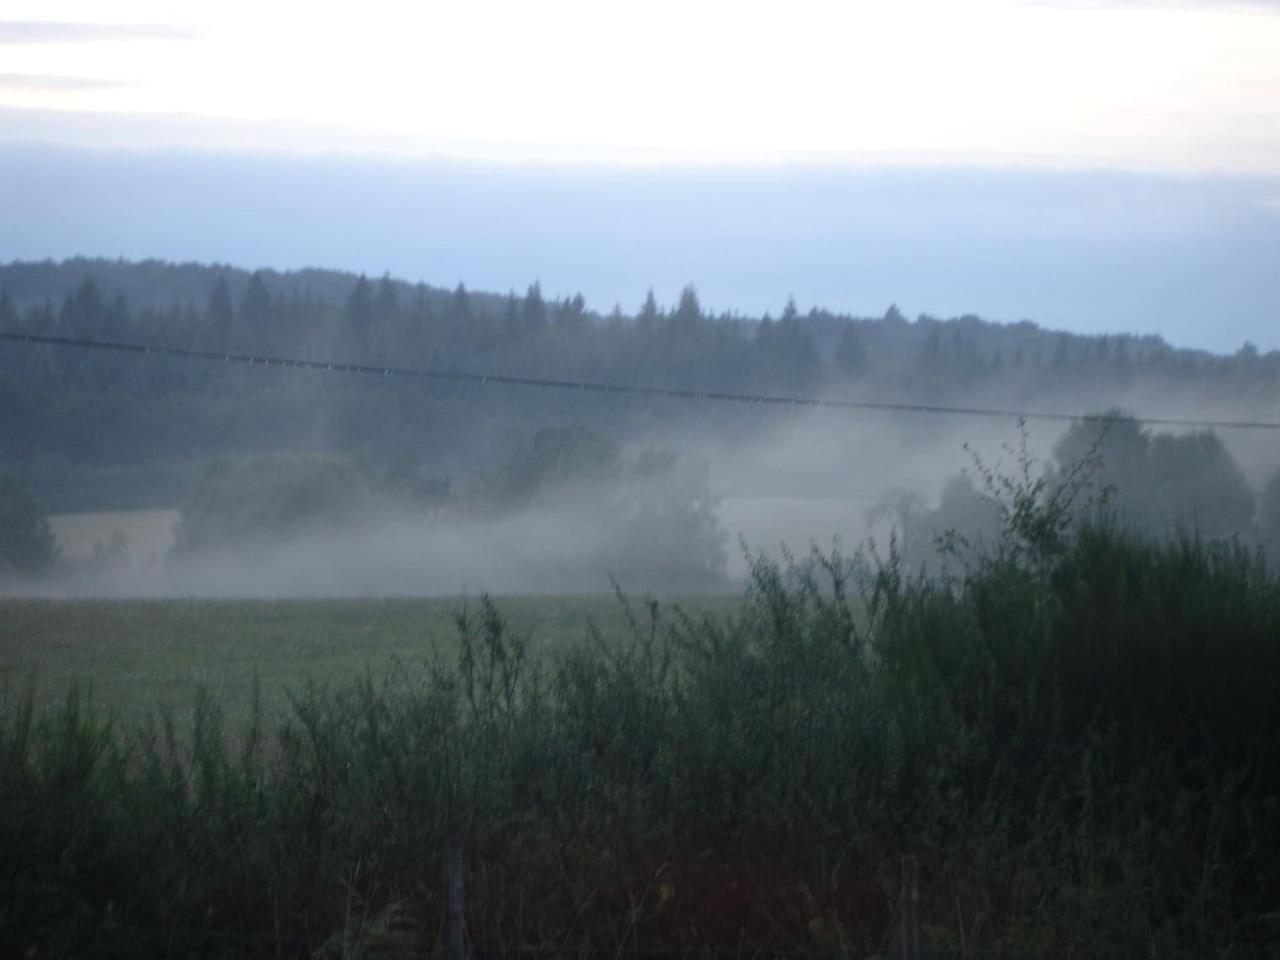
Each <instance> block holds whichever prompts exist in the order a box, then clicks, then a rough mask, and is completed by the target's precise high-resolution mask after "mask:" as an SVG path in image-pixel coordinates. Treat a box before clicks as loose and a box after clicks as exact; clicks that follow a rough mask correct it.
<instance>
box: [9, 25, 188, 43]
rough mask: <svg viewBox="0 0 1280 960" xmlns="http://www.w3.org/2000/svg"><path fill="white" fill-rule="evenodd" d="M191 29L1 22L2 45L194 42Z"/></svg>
mask: <svg viewBox="0 0 1280 960" xmlns="http://www.w3.org/2000/svg"><path fill="white" fill-rule="evenodd" d="M195 36H197V32H196V31H194V30H192V29H191V28H189V27H180V26H175V25H172V24H162V23H67V22H64V21H58V20H0V44H27V43H32V44H34V43H95V42H98V41H102V40H190V39H192V38H194V37H195Z"/></svg>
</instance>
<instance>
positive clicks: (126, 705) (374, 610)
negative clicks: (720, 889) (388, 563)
mask: <svg viewBox="0 0 1280 960" xmlns="http://www.w3.org/2000/svg"><path fill="white" fill-rule="evenodd" d="M478 602H479V601H478V598H476V597H470V598H467V597H442V598H413V599H408V598H391V599H340V600H197V599H192V600H47V599H15V598H0V683H3V684H6V685H7V686H8V687H9V688H10V690H11V691H22V690H25V689H26V688H29V687H30V688H33V689H34V690H35V691H36V692H37V699H38V701H39V702H41V703H46V704H47V703H49V702H53V701H57V700H59V699H60V698H61V697H63V696H64V695H65V693H66V691H67V688H68V686H69V684H71V683H72V682H77V683H79V684H80V686H81V687H82V689H84V690H85V692H86V693H87V694H88V695H90V696H91V697H92V700H93V703H94V705H95V706H96V707H97V708H99V709H102V710H105V711H108V712H111V713H113V714H115V715H117V716H119V717H121V718H122V719H129V720H137V719H139V718H141V717H143V716H145V715H146V714H147V713H149V712H151V711H152V710H153V709H154V708H155V707H157V706H163V707H168V708H169V709H171V710H175V711H178V712H186V711H189V710H190V707H191V704H192V702H193V700H194V698H195V695H196V692H197V690H203V691H206V692H208V693H210V694H212V695H214V696H215V697H216V698H217V699H218V700H219V701H221V702H222V703H223V705H224V708H225V709H226V711H227V714H228V719H229V720H230V721H232V722H233V723H236V722H239V721H242V720H243V719H244V717H245V714H246V711H247V710H248V708H249V704H250V701H251V699H252V696H253V689H254V681H255V677H256V678H257V681H258V684H259V688H260V690H261V695H262V697H263V699H264V705H265V706H266V707H268V708H269V709H272V710H275V709H276V708H280V707H283V706H284V705H285V704H286V703H287V691H288V690H290V689H297V688H299V687H300V686H302V685H303V684H304V683H305V682H307V681H314V682H318V683H328V684H338V685H341V684H349V683H352V682H354V681H356V680H358V679H360V678H362V677H364V676H365V675H366V674H367V675H371V676H373V677H375V678H379V679H381V678H383V677H385V676H386V675H387V674H389V673H390V672H392V671H394V670H396V669H398V668H400V667H401V666H403V665H406V664H420V663H422V662H424V661H436V660H438V659H440V658H442V657H443V658H446V659H452V658H453V657H454V656H455V655H456V652H457V643H458V627H457V622H456V621H457V616H458V614H459V613H460V612H462V611H464V610H467V609H472V610H474V609H475V608H476V607H477V605H478ZM496 602H497V604H498V605H499V606H500V608H501V609H502V611H503V613H504V615H505V616H506V617H507V618H508V619H509V621H510V624H511V628H512V629H513V630H515V631H519V632H521V633H525V634H527V635H528V638H529V642H530V648H531V649H532V650H533V651H535V652H542V653H551V652H556V651H560V652H563V651H565V650H567V649H569V648H571V647H572V646H573V645H575V644H579V643H581V642H582V641H583V639H584V638H585V637H586V636H587V634H588V630H589V628H590V627H591V626H592V625H595V627H596V628H598V629H599V630H600V631H601V633H603V634H605V635H609V636H616V635H618V634H619V633H620V632H621V631H622V630H623V627H624V625H625V619H626V618H625V613H624V610H623V607H622V606H621V604H620V603H619V602H618V600H617V598H615V597H612V596H607V595H583V596H521V597H501V598H497V599H496ZM663 603H664V605H667V604H671V605H674V606H678V607H679V608H681V609H683V610H685V611H687V612H688V613H689V614H691V615H694V616H701V615H704V614H712V615H714V614H720V613H728V612H730V611H731V610H733V609H734V608H735V607H736V605H737V603H738V601H737V599H736V598H734V597H729V596H724V595H719V596H717V595H707V596H690V597H675V598H664V601H663Z"/></svg>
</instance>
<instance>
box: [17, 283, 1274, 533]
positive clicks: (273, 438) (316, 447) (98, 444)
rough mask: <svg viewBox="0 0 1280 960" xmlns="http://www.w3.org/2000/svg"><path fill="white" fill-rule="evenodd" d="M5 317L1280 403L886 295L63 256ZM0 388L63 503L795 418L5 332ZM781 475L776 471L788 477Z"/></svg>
mask: <svg viewBox="0 0 1280 960" xmlns="http://www.w3.org/2000/svg"><path fill="white" fill-rule="evenodd" d="M0 328H3V329H6V330H26V331H32V332H39V333H53V334H60V335H69V336H78V337H99V338H108V339H110V338H115V339H124V340H130V341H137V342H144V343H158V344H168V345H173V346H183V347H195V348H201V349H215V350H217V349H223V348H225V349H228V350H238V351H245V352H263V353H276V354H283V355H293V356H304V357H309V358H316V359H337V360H351V361H369V362H375V363H376V362H385V363H394V364H396V365H398V366H424V367H430V368H435V369H444V370H460V371H473V372H488V373H505V374H516V375H523V376H543V377H556V378H567V379H583V380H593V381H601V382H612V383H623V384H637V385H644V386H657V387H673V388H680V389H690V388H692V389H705V390H724V391H735V392H742V393H759V394H790V395H800V396H828V397H842V398H868V399H876V400H889V401H904V402H934V403H939V402H942V403H968V404H986V405H1000V406H1002V407H1014V408H1021V409H1032V410H1037V409H1061V410H1067V411H1081V412H1083V411H1087V410H1099V409H1103V408H1107V407H1111V406H1118V407H1122V408H1126V409H1129V410H1133V411H1136V412H1138V413H1145V414H1159V415H1163V416H1192V417H1207V416H1215V415H1231V416H1248V417H1250V418H1254V419H1266V418H1271V417H1276V416H1280V411H1278V410H1277V396H1278V393H1277V389H1276V388H1277V385H1278V384H1280V352H1272V353H1268V354H1265V355H1260V354H1259V353H1258V352H1257V351H1256V350H1254V349H1253V348H1251V347H1249V346H1247V345H1246V347H1244V348H1242V349H1241V350H1240V351H1238V352H1237V353H1235V354H1233V355H1230V356H1218V355H1212V354H1208V353H1204V352H1201V351H1191V350H1180V349H1176V348H1174V347H1172V346H1170V345H1169V344H1167V343H1165V342H1164V341H1162V340H1161V339H1159V338H1157V337H1142V338H1138V337H1132V336H1127V335H1124V334H1122V333H1120V334H1117V335H1114V336H1105V337H1084V336H1076V335H1073V334H1068V333H1064V332H1060V331H1052V330H1046V329H1042V328H1040V327H1039V326H1037V325H1036V324H1034V323H1031V322H1025V321H1024V322H1022V323H1016V324H995V323H988V322H985V321H983V320H982V319H980V318H978V317H974V316H963V317H958V318H953V319H948V320H941V319H937V318H932V317H927V316H921V317H918V318H917V319H915V320H914V321H912V320H909V319H908V318H906V317H904V316H902V315H901V313H899V311H898V310H897V309H896V308H893V307H891V308H890V309H889V310H888V311H887V312H886V313H885V315H884V316H882V317H878V318H867V317H851V316H842V315H837V314H833V313H830V312H827V311H824V310H821V309H818V308H813V309H810V310H808V311H807V312H802V311H800V310H798V309H796V308H795V307H794V305H791V304H789V305H788V307H787V309H786V310H785V311H784V312H783V314H782V315H781V316H779V317H776V318H774V317H769V316H768V315H766V316H764V317H740V316H732V315H722V316H710V315H708V314H707V313H706V312H705V311H704V310H703V309H702V307H701V305H700V304H699V301H698V298H697V294H696V292H695V291H694V289H693V288H692V287H690V288H687V289H686V290H685V292H684V294H683V295H682V297H681V299H680V301H679V303H677V304H675V305H661V304H658V303H656V302H655V301H654V299H653V298H652V296H650V298H649V300H648V301H647V302H646V303H645V304H644V305H643V306H642V307H641V309H640V310H639V311H638V312H636V313H635V314H634V315H624V314H623V313H622V312H621V311H619V310H614V311H613V312H612V313H610V314H608V315H601V314H599V313H597V312H595V311H593V310H590V309H588V308H587V305H586V304H585V303H584V302H583V300H582V298H581V297H574V298H570V299H545V298H544V297H543V296H542V294H541V291H540V290H539V288H538V286H537V285H536V284H534V285H531V286H530V287H529V288H528V289H527V290H526V291H523V292H522V293H520V294H516V293H509V294H505V295H503V294H497V293H484V292H476V291H468V290H466V289H465V288H464V287H463V286H461V285H459V286H458V287H457V288H455V289H453V290H446V289H442V288H438V287H430V286H427V285H425V284H416V285H413V284H408V283H405V282H403V281H399V280H395V279H393V278H391V277H382V278H374V279H368V278H365V277H356V276H354V275H351V274H345V273H340V272H336V271H327V270H305V271H296V272H286V273H280V272H275V271H269V270H263V271H257V272H253V273H250V272H248V271H246V270H243V269H239V268H234V267H230V266H225V265H218V264H212V265H201V264H170V263H164V262H160V261H142V262H136V263H135V262H127V261H111V260H95V259H73V260H67V261H64V262H62V263H54V262H43V263H11V264H8V265H5V266H0ZM0 400H2V401H3V402H2V403H0V437H2V438H3V441H2V443H3V445H2V446H0V468H3V469H4V470H6V471H8V472H11V473H14V474H17V475H18V476H19V477H20V478H22V479H24V480H25V481H26V482H27V483H28V485H30V486H33V487H35V488H37V489H38V491H39V493H40V496H41V498H42V499H43V500H44V501H45V502H46V503H47V504H48V505H49V506H50V507H51V508H53V509H58V510H87V509H111V508H120V507H153V506H170V505H172V504H174V503H176V502H179V501H180V500H181V499H182V498H183V497H184V496H185V495H186V492H187V491H188V490H189V489H190V485H191V483H192V482H194V479H195V478H196V477H198V476H199V475H200V473H201V471H202V470H203V465H204V464H206V463H207V462H209V461H212V460H215V459H219V458H226V457H240V456H246V455H253V454H255V453H262V452H272V453H278V452H296V453H338V454H342V455H359V456H362V457H365V458H366V459H368V460H370V461H372V462H373V463H375V464H378V465H381V466H383V467H392V466H394V467H396V468H397V469H402V470H407V471H409V472H411V473H414V472H419V473H422V474H423V475H430V476H455V477H456V476H459V475H463V474H468V473H470V472H473V471H474V470H476V469H479V468H483V467H485V466H486V465H492V464H493V463H495V462H497V461H498V460H500V459H501V457H502V456H504V455H505V452H506V451H509V450H510V449H511V448H512V447H513V445H518V444H519V443H521V442H523V441H525V440H527V439H528V438H529V437H530V436H532V435H533V433H534V432H535V431H536V430H538V429H540V428H542V427H545V426H548V425H575V426H584V427H587V428H589V429H592V430H596V431H598V432H601V433H603V434H606V435H609V436H611V437H613V438H615V439H616V440H618V441H619V442H621V443H623V444H624V445H635V444H657V445H660V446H663V447H668V448H673V449H677V450H681V451H692V452H694V453H699V452H701V453H702V454H704V455H708V454H707V448H708V444H710V443H712V442H714V443H717V444H723V445H725V446H733V445H735V444H738V445H742V444H748V443H755V442H759V440H760V438H761V437H762V436H766V435H768V434H769V433H770V432H771V431H774V430H775V428H778V429H782V428H787V429H789V428H790V427H791V426H794V425H795V424H796V422H797V421H795V419H794V415H789V414H785V413H777V414H774V413H761V412H760V411H757V410H747V411H744V410H742V409H731V408H725V407H715V406H713V405H705V404H704V405H697V406H691V405H689V404H687V403H677V402H675V401H667V400H661V399H652V400H650V399H635V398H628V399H620V398H610V397H592V398H590V399H589V400H584V399H583V398H580V397H577V396H574V395H572V394H566V393H563V392H555V391H529V390H520V389H518V388H502V387H488V388H480V387H462V386H458V385H454V384H438V383H437V384H422V385H409V386H400V387H397V388H396V389H394V390H390V389H388V388H387V386H386V385H384V384H382V383H378V382H368V381H364V382H361V381H357V380H352V379H343V380H339V379H336V378H333V377H329V378H322V377H320V376H319V375H315V374H310V375H303V374H289V373H280V372H268V371H256V370H246V369H223V368H220V367H216V366H210V365H199V364H193V363H181V362H176V361H173V360H166V359H159V358H147V359H138V358H132V357H117V356H111V355H101V354H90V353H87V352H81V351H74V350H71V351H68V350H61V351H56V350H54V349H53V348H33V347H30V346H26V345H19V344H11V343H6V344H0ZM788 417H791V419H788ZM846 422H856V423H857V424H860V425H866V424H869V423H870V422H871V421H870V420H868V419H867V418H865V417H864V418H860V419H858V420H856V421H854V420H852V418H851V419H850V420H849V421H846ZM876 423H877V424H879V425H880V426H885V425H888V426H890V427H893V428H895V429H897V428H905V429H906V430H907V431H908V432H907V433H904V434H902V436H901V437H900V438H898V439H897V440H895V441H894V442H895V443H899V444H907V443H910V444H915V445H918V444H921V443H925V444H928V443H939V442H942V441H943V440H945V442H946V444H948V445H949V449H953V450H954V449H958V447H959V445H960V443H962V442H963V441H965V440H969V439H973V436H972V433H970V434H968V435H957V434H955V432H954V430H955V428H956V426H957V424H954V423H952V424H949V425H947V426H945V427H944V426H943V425H941V424H939V423H936V422H929V423H925V422H923V421H919V420H915V421H910V422H908V421H906V420H898V421H893V422H892V423H890V422H889V421H887V420H885V421H883V422H882V421H876ZM1011 426H1012V424H1011V423H1010V424H1006V425H1005V427H1004V429H1005V430H1006V436H1007V430H1008V428H1009V427H1011ZM965 429H966V430H967V429H968V427H966V428H965ZM975 429H976V428H975ZM850 442H852V441H850ZM1236 453H1237V455H1238V456H1240V458H1241V461H1242V466H1243V467H1244V468H1245V470H1246V472H1248V473H1249V475H1250V476H1251V477H1252V478H1254V479H1255V480H1257V481H1258V482H1260V481H1261V478H1262V477H1263V476H1264V475H1265V474H1266V473H1267V472H1268V471H1269V470H1270V469H1271V468H1272V467H1273V463H1272V462H1271V461H1272V459H1273V458H1269V457H1268V456H1267V455H1265V454H1258V453H1256V451H1255V450H1253V449H1252V448H1250V449H1247V450H1245V449H1238V450H1236ZM854 459H857V458H856V457H855V458H854ZM794 466H795V469H792V470H791V471H790V475H791V476H798V475H800V474H803V473H804V472H805V471H804V469H803V467H804V464H795V465H794ZM847 466H848V465H847V464H846V465H844V466H841V467H840V468H839V469H835V468H833V469H832V473H831V477H830V479H829V480H828V481H824V482H825V483H827V486H833V485H838V484H841V483H843V482H844V481H842V480H841V479H840V477H841V476H847V475H848V474H849V473H850V472H851V470H850V469H848V468H847ZM748 472H749V471H748ZM745 473H746V472H744V471H739V473H738V475H739V476H743V475H745Z"/></svg>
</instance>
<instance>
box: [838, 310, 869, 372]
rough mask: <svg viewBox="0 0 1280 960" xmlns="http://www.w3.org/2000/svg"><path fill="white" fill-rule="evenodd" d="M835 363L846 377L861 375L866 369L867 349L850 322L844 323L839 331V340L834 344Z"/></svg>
mask: <svg viewBox="0 0 1280 960" xmlns="http://www.w3.org/2000/svg"><path fill="white" fill-rule="evenodd" d="M836 365H837V366H839V368H840V372H841V373H843V374H844V375H845V376H847V377H856V376H861V375H862V374H864V373H866V371H867V351H866V348H865V347H863V345H862V338H861V337H859V336H858V332H857V330H855V329H854V327H853V323H852V322H848V323H846V324H845V325H844V330H842V331H841V332H840V341H839V343H837V344H836Z"/></svg>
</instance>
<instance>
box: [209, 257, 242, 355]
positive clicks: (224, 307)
mask: <svg viewBox="0 0 1280 960" xmlns="http://www.w3.org/2000/svg"><path fill="white" fill-rule="evenodd" d="M205 313H206V315H207V316H208V318H209V326H210V327H211V328H212V334H213V340H214V342H215V343H216V344H217V345H218V346H220V347H226V346H227V345H228V344H229V343H230V342H231V327H232V324H233V322H234V318H235V311H234V309H233V307H232V305H231V286H230V284H228V283H227V277H226V274H221V273H220V274H218V280H217V282H216V283H214V285H213V290H212V291H210V293H209V306H208V308H207V309H206V310H205Z"/></svg>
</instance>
